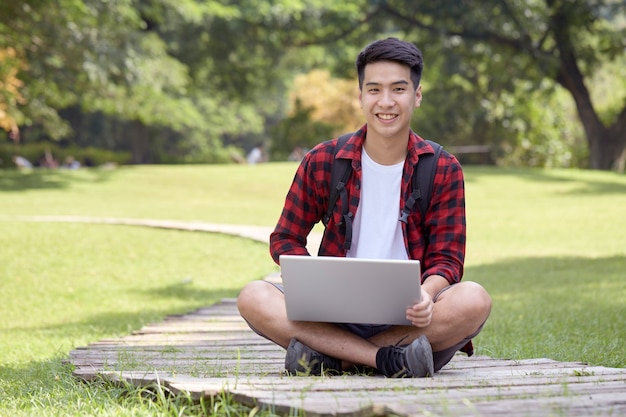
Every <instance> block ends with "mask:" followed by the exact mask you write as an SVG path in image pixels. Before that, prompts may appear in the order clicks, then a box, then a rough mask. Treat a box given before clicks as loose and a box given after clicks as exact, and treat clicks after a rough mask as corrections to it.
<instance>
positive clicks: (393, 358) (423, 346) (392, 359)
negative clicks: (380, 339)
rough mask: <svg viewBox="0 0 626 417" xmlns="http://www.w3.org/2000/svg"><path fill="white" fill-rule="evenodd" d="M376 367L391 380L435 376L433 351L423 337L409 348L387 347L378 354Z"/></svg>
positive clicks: (408, 346)
mask: <svg viewBox="0 0 626 417" xmlns="http://www.w3.org/2000/svg"><path fill="white" fill-rule="evenodd" d="M376 367H377V368H378V370H379V371H380V373H382V374H383V375H385V376H386V377H389V378H405V377H408V378H423V377H427V376H433V375H434V374H435V370H434V365H433V350H432V347H431V346H430V342H429V341H428V339H427V338H426V336H424V335H422V336H420V337H419V338H418V339H415V341H413V343H411V344H410V345H407V346H387V347H383V348H380V349H379V350H378V353H377V354H376Z"/></svg>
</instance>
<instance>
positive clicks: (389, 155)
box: [363, 131, 409, 165]
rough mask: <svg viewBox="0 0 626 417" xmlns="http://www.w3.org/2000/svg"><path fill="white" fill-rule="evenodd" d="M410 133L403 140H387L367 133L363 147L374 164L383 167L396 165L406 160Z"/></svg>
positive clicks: (394, 138) (395, 138) (396, 138)
mask: <svg viewBox="0 0 626 417" xmlns="http://www.w3.org/2000/svg"><path fill="white" fill-rule="evenodd" d="M408 142H409V132H408V131H407V132H406V135H405V136H404V137H402V138H398V137H393V138H386V137H382V136H378V135H371V134H370V132H367V135H366V137H365V143H364V144H363V146H364V147H365V150H366V152H367V154H368V155H369V156H370V158H372V159H373V160H374V162H376V163H379V164H381V165H395V164H397V163H399V162H401V161H404V160H405V159H406V153H407V147H408Z"/></svg>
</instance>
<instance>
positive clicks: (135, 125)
mask: <svg viewBox="0 0 626 417" xmlns="http://www.w3.org/2000/svg"><path fill="white" fill-rule="evenodd" d="M130 143H131V152H132V159H131V163H133V164H147V163H150V162H151V155H150V138H149V137H148V129H146V126H145V125H144V124H143V123H141V122H140V121H138V120H133V121H132V122H130Z"/></svg>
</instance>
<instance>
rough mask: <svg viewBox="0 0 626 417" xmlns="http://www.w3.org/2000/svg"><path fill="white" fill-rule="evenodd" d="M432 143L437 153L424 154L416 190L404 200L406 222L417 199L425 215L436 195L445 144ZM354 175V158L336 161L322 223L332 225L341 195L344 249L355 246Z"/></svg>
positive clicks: (416, 174) (417, 171)
mask: <svg viewBox="0 0 626 417" xmlns="http://www.w3.org/2000/svg"><path fill="white" fill-rule="evenodd" d="M352 135H353V134H352V133H346V134H345V135H342V136H340V137H339V139H338V140H337V144H336V145H335V153H334V155H335V156H336V155H337V152H339V150H340V149H341V148H343V146H344V145H345V144H346V142H347V141H348V139H350V137H352ZM427 142H428V143H429V144H430V146H432V147H433V149H434V150H435V153H434V154H423V155H421V156H420V159H419V162H418V164H417V165H416V167H415V169H414V170H413V181H412V183H413V191H412V192H411V195H410V196H409V198H408V199H407V201H406V202H405V203H404V207H403V208H402V213H401V214H400V218H399V221H401V222H403V223H406V222H407V219H408V217H409V215H410V214H411V211H412V210H413V206H415V203H416V202H417V203H418V204H417V207H418V208H419V210H420V213H421V214H422V217H424V216H425V215H426V211H427V210H428V206H429V205H430V198H431V195H432V192H433V191H432V189H433V182H434V180H435V171H436V170H437V160H438V159H439V155H441V151H442V150H443V147H442V146H441V145H440V144H438V143H437V142H433V141H431V140H428V141H427ZM350 174H352V160H350V159H337V158H335V159H334V160H333V166H332V170H331V176H330V195H329V197H328V207H327V208H326V213H325V214H324V217H322V223H323V224H324V226H327V225H328V221H329V220H330V218H331V217H332V215H333V211H334V208H335V204H336V203H337V198H338V197H339V196H341V206H342V207H343V213H342V215H341V222H340V223H339V225H342V224H344V225H345V243H344V248H345V249H346V250H348V249H350V246H351V245H352V213H349V212H348V192H347V191H346V187H345V185H346V183H347V182H348V179H349V178H350Z"/></svg>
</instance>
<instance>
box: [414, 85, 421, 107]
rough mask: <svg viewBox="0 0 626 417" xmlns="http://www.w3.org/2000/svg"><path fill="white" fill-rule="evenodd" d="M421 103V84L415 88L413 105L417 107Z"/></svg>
mask: <svg viewBox="0 0 626 417" xmlns="http://www.w3.org/2000/svg"><path fill="white" fill-rule="evenodd" d="M421 104H422V85H421V84H420V85H418V86H417V89H416V90H415V107H419V106H420V105H421Z"/></svg>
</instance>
